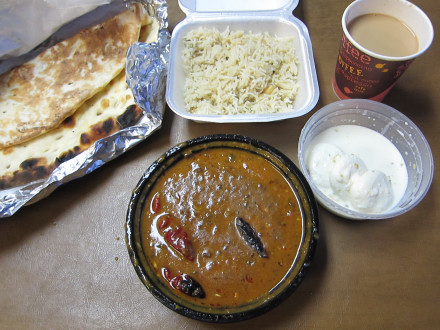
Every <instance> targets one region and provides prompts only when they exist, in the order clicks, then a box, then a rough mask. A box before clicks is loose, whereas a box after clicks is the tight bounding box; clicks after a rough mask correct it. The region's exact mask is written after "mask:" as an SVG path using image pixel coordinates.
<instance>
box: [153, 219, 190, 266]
mask: <svg viewBox="0 0 440 330" xmlns="http://www.w3.org/2000/svg"><path fill="white" fill-rule="evenodd" d="M158 229H159V232H160V233H161V235H162V236H163V238H164V239H165V241H166V242H167V244H169V245H170V246H171V247H172V248H174V249H175V250H176V251H177V252H179V253H180V254H181V255H183V256H184V257H185V258H186V259H187V260H189V261H193V260H194V258H195V253H194V247H193V245H192V243H191V240H190V239H189V236H188V234H187V233H186V232H185V230H183V228H182V227H180V226H173V219H172V218H171V216H170V215H169V214H166V215H163V216H162V217H161V218H160V219H159V221H158Z"/></svg>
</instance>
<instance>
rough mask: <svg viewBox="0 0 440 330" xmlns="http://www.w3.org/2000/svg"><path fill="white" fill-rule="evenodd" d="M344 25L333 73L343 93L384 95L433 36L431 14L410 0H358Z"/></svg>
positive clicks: (347, 12) (366, 96)
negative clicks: (428, 14)
mask: <svg viewBox="0 0 440 330" xmlns="http://www.w3.org/2000/svg"><path fill="white" fill-rule="evenodd" d="M342 30H343V33H342V39H341V44H340V48H339V54H338V59H337V63H336V70H335V77H334V79H333V89H334V91H335V93H336V95H337V96H338V97H339V98H340V99H349V98H363V99H371V100H375V101H382V100H383V98H384V97H385V96H386V95H387V93H388V92H389V91H390V90H391V88H392V87H393V86H394V85H395V83H396V82H397V80H398V78H399V77H400V76H401V75H402V74H403V73H404V72H405V70H406V69H407V68H408V66H409V65H410V64H411V63H412V62H413V61H414V59H416V58H417V57H418V56H420V55H421V54H422V53H424V52H425V51H426V50H427V49H428V48H429V47H430V45H431V43H432V40H433V38H434V29H433V26H432V23H431V21H430V19H429V17H428V16H427V15H426V14H425V13H424V12H423V11H422V10H421V9H420V8H419V7H417V6H416V5H414V4H412V3H411V2H409V1H406V0H386V1H384V0H356V1H354V2H352V3H351V4H350V5H349V6H348V7H347V8H346V9H345V11H344V13H343V15H342Z"/></svg>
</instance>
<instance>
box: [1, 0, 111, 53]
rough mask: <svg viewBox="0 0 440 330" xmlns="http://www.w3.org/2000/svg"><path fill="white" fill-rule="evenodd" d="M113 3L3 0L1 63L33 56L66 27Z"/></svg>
mask: <svg viewBox="0 0 440 330" xmlns="http://www.w3.org/2000/svg"><path fill="white" fill-rule="evenodd" d="M110 2H112V0H63V1H59V0H3V1H1V2H0V60H2V59H7V58H10V57H15V56H19V55H22V54H24V53H27V52H29V51H30V50H32V49H33V48H35V47H36V46H38V45H39V44H40V43H42V42H43V41H44V40H46V39H47V38H48V37H49V36H51V35H52V34H53V33H54V32H55V31H56V30H58V29H59V28H60V27H61V26H62V25H63V24H65V23H67V22H70V21H71V20H73V19H75V18H77V17H79V16H81V15H83V14H85V13H87V12H89V11H91V10H93V9H95V8H96V7H98V6H101V5H104V4H109V3H110Z"/></svg>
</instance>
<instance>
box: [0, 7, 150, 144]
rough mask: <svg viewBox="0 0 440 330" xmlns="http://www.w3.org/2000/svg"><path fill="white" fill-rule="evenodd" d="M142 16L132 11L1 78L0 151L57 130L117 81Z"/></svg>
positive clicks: (44, 53) (62, 44)
mask: <svg viewBox="0 0 440 330" xmlns="http://www.w3.org/2000/svg"><path fill="white" fill-rule="evenodd" d="M141 13H142V11H141V7H140V6H134V7H132V9H130V10H127V11H125V12H123V13H121V14H119V15H117V16H115V17H113V18H111V19H109V20H107V21H106V22H104V23H102V24H98V25H96V26H94V27H92V28H89V29H86V30H83V31H81V32H80V33H78V34H76V35H74V36H73V37H71V38H69V39H66V40H64V41H62V42H59V43H58V44H56V45H54V46H53V47H51V48H49V49H47V50H46V51H44V52H42V53H40V54H39V55H38V56H37V57H35V58H34V59H32V60H30V61H29V62H27V63H25V64H23V65H21V66H19V67H16V68H14V69H13V70H11V71H10V72H8V73H5V74H3V75H2V76H0V148H4V147H7V146H11V145H14V144H18V143H22V142H24V141H26V140H28V139H30V138H33V137H35V136H38V135H40V134H43V133H45V132H47V131H49V130H50V129H53V128H55V127H57V126H58V125H59V124H60V123H61V122H62V121H63V120H64V119H65V118H67V117H68V116H70V115H72V114H73V113H74V112H75V110H76V109H78V107H79V106H80V105H81V104H82V103H83V102H84V101H85V100H87V99H89V98H90V97H92V96H93V95H94V94H96V93H97V92H98V91H100V90H101V89H103V88H104V87H105V86H106V85H107V84H108V83H109V81H111V80H112V79H113V78H114V77H116V76H117V75H118V74H119V73H120V72H121V71H122V70H123V69H124V65H125V59H126V51H127V49H128V47H129V46H130V45H131V44H133V43H134V42H136V41H137V40H138V38H139V32H140V28H141V25H142V23H143V17H142V15H141Z"/></svg>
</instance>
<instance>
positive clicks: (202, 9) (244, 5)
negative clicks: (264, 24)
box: [179, 0, 299, 14]
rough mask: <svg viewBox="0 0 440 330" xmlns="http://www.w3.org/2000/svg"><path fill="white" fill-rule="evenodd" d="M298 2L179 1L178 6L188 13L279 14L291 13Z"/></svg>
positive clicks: (263, 0)
mask: <svg viewBox="0 0 440 330" xmlns="http://www.w3.org/2000/svg"><path fill="white" fill-rule="evenodd" d="M298 1H299V0H270V1H268V0H221V1H213V0H179V6H180V8H182V10H183V12H184V13H185V14H188V13H219V12H221V13H222V14H234V13H243V12H265V13H266V14H268V13H270V12H280V11H285V10H289V12H290V13H291V12H292V11H293V9H295V8H296V6H297V5H298Z"/></svg>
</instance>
